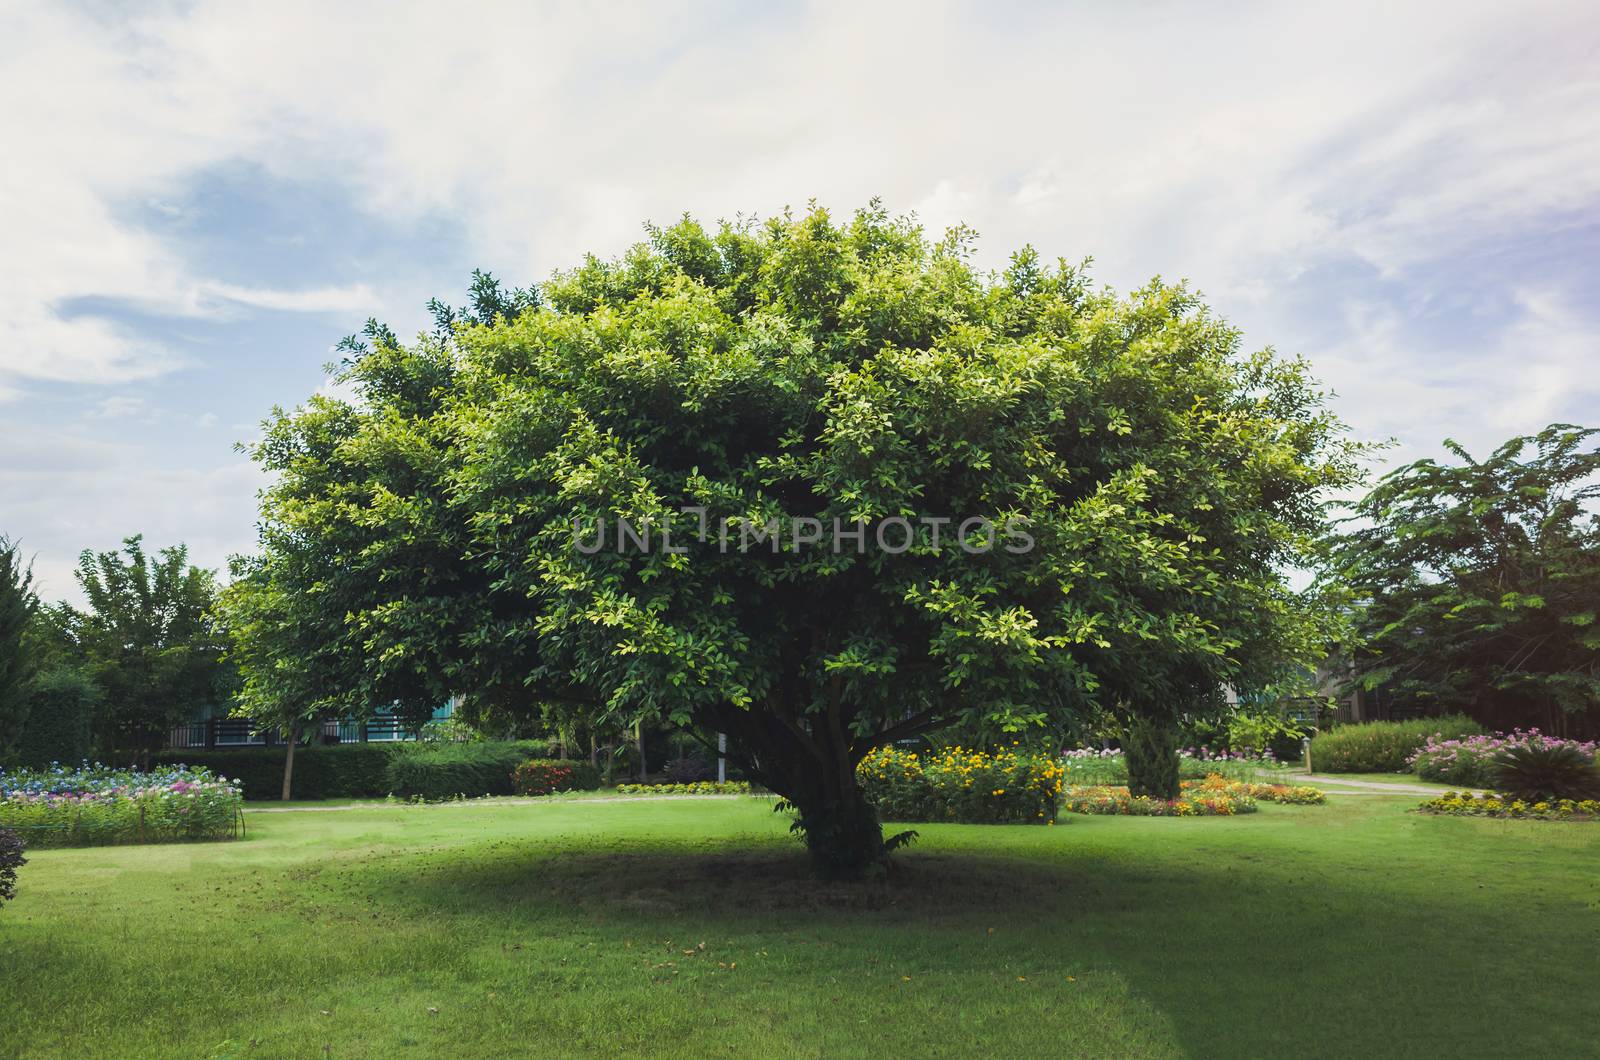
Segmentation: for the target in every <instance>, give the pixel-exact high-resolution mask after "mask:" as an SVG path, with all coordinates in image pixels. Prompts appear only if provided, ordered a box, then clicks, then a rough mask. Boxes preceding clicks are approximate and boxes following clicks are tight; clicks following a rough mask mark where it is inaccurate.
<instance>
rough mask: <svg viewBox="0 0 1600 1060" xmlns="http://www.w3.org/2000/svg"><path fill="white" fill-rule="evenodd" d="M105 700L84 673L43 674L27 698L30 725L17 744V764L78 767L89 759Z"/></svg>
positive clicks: (52, 672) (52, 671)
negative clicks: (95, 721)
mask: <svg viewBox="0 0 1600 1060" xmlns="http://www.w3.org/2000/svg"><path fill="white" fill-rule="evenodd" d="M102 698H103V693H102V692H101V691H100V686H99V685H97V684H96V683H95V682H94V681H93V680H92V679H91V678H90V677H89V675H88V674H86V673H84V672H83V671H82V670H75V669H54V670H49V671H46V672H45V673H43V674H40V675H39V677H38V678H37V679H36V680H35V681H34V684H33V690H32V692H31V693H30V695H29V697H28V701H29V710H28V723H27V725H26V727H25V728H24V729H23V730H22V736H21V739H19V740H18V741H17V748H16V758H17V761H18V762H20V763H21V764H22V765H24V766H32V767H35V768H38V767H42V766H47V765H50V764H51V763H52V762H61V763H65V764H70V765H76V764H78V763H79V762H83V761H85V760H86V759H88V758H89V757H90V754H91V751H92V749H93V725H94V719H95V716H96V714H97V713H98V712H99V709H100V705H101V701H102Z"/></svg>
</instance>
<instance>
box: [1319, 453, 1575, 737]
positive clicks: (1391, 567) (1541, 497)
mask: <svg viewBox="0 0 1600 1060" xmlns="http://www.w3.org/2000/svg"><path fill="white" fill-rule="evenodd" d="M1596 434H1600V430H1596V429H1594V428H1582V427H1577V426H1573V425H1571V424H1553V425H1551V426H1549V427H1547V428H1545V429H1544V430H1542V431H1540V432H1539V433H1538V434H1536V435H1529V436H1524V437H1518V438H1513V439H1511V440H1510V441H1508V442H1506V443H1505V444H1504V445H1502V446H1500V448H1498V449H1496V450H1495V451H1494V453H1493V454H1492V455H1491V456H1489V457H1488V459H1486V460H1483V461H1477V460H1474V459H1473V458H1472V456H1471V455H1470V454H1469V453H1468V452H1467V451H1466V450H1465V449H1464V448H1462V447H1461V446H1460V445H1458V444H1456V443H1455V442H1453V441H1446V442H1445V448H1446V449H1447V450H1448V451H1449V452H1450V453H1451V454H1453V455H1454V456H1455V457H1457V458H1458V459H1459V461H1460V463H1458V464H1450V463H1440V462H1436V461H1433V460H1419V461H1417V462H1415V463H1412V464H1408V465H1406V466H1405V467H1402V468H1399V469H1397V470H1395V471H1393V472H1391V473H1390V474H1388V475H1386V476H1385V477H1384V478H1383V479H1382V480H1380V481H1379V482H1378V484H1377V485H1376V486H1375V487H1374V488H1373V490H1372V491H1371V492H1370V493H1369V494H1368V495H1367V496H1366V498H1365V499H1364V500H1362V501H1361V503H1360V504H1359V505H1357V507H1356V509H1355V513H1354V516H1353V518H1352V520H1351V521H1349V522H1348V523H1347V524H1346V525H1347V526H1348V527H1349V529H1348V530H1346V531H1345V532H1344V533H1343V534H1341V535H1340V536H1338V537H1337V538H1336V539H1335V540H1334V544H1333V558H1334V562H1333V569H1334V571H1335V576H1336V577H1337V578H1339V579H1341V580H1342V581H1343V582H1344V583H1346V584H1347V585H1348V586H1349V589H1350V592H1351V593H1352V594H1353V595H1354V597H1355V599H1356V601H1357V606H1356V607H1355V611H1354V617H1355V639H1354V647H1353V648H1352V649H1351V650H1350V652H1349V653H1348V654H1349V656H1350V660H1351V662H1352V664H1353V666H1354V671H1355V677H1354V684H1355V686H1356V687H1361V688H1365V689H1369V690H1370V689H1378V688H1381V689H1383V690H1384V691H1385V693H1386V695H1388V696H1389V697H1391V699H1392V700H1393V701H1394V702H1395V704H1396V705H1397V706H1399V707H1401V708H1402V709H1407V710H1416V711H1420V712H1422V713H1425V714H1439V713H1451V712H1456V711H1460V712H1464V713H1467V714H1470V715H1472V716H1473V717H1475V718H1477V719H1478V720H1479V721H1481V722H1483V723H1484V724H1486V725H1488V726H1490V727H1493V728H1500V729H1506V728H1511V727H1513V726H1517V725H1522V726H1531V725H1537V726H1542V727H1544V728H1546V729H1547V730H1551V731H1566V732H1570V733H1572V734H1574V735H1576V734H1580V733H1588V734H1594V733H1596V732H1597V731H1600V711H1597V707H1600V623H1597V621H1596V617H1597V612H1600V518H1597V516H1596V514H1595V511H1594V503H1595V500H1596V498H1597V497H1600V447H1597V446H1596V444H1595V441H1594V438H1595V435H1596Z"/></svg>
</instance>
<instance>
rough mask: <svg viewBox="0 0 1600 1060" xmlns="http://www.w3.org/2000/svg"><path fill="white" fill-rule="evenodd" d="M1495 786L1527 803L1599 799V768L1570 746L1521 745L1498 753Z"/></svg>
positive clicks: (1505, 793)
mask: <svg viewBox="0 0 1600 1060" xmlns="http://www.w3.org/2000/svg"><path fill="white" fill-rule="evenodd" d="M1494 786H1495V790H1496V791H1498V792H1501V793H1502V794H1504V795H1506V796H1508V797H1510V798H1513V799H1521V800H1522V801H1524V802H1530V803H1536V802H1558V801H1560V800H1562V799H1570V800H1574V801H1581V800H1585V799H1600V765H1597V764H1596V762H1595V756H1594V755H1592V754H1584V753H1583V752H1582V751H1580V750H1578V748H1576V747H1574V746H1572V745H1571V744H1535V743H1528V744H1522V745H1520V746H1516V747H1508V748H1506V749H1505V750H1503V751H1501V752H1500V754H1499V756H1498V757H1497V758H1496V760H1495V771H1494Z"/></svg>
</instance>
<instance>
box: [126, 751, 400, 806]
mask: <svg viewBox="0 0 1600 1060" xmlns="http://www.w3.org/2000/svg"><path fill="white" fill-rule="evenodd" d="M393 753H394V746H393V745H392V744H379V743H350V744H335V745H333V746H331V747H301V748H298V749H297V750H296V751H295V755H294V776H295V794H296V795H297V796H298V797H299V798H302V799H381V798H383V797H384V796H385V795H387V794H389V759H390V758H391V757H392V756H393ZM152 758H153V761H154V762H155V763H157V764H162V765H175V764H178V763H185V764H188V765H192V766H204V767H205V768H207V769H209V770H211V771H212V772H213V773H216V774H218V775H220V776H225V777H228V778H229V779H231V780H236V781H238V782H239V784H240V786H241V788H242V789H243V791H244V797H245V798H246V799H250V800H259V799H276V798H278V797H279V795H280V793H281V792H282V788H283V759H284V749H283V748H282V747H241V748H238V749H229V750H225V751H205V750H194V749H184V750H173V751H162V752H159V753H157V754H156V755H154V756H152Z"/></svg>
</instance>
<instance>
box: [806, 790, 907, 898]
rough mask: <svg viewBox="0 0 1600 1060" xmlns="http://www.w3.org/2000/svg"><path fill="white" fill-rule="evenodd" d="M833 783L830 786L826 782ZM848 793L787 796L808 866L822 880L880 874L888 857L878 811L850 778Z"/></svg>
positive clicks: (815, 793)
mask: <svg viewBox="0 0 1600 1060" xmlns="http://www.w3.org/2000/svg"><path fill="white" fill-rule="evenodd" d="M827 786H833V785H831V784H830V785H827ZM849 787H850V789H851V790H850V792H849V793H848V794H842V795H835V796H832V797H830V796H827V795H823V794H820V793H817V792H797V793H796V795H792V796H790V797H789V801H790V802H791V803H793V804H794V807H795V811H796V821H795V823H796V825H797V826H798V829H799V831H800V832H801V833H802V835H803V836H804V838H805V843H806V851H807V852H808V853H809V854H810V855H811V869H812V871H813V872H815V873H816V874H817V875H818V876H819V877H821V878H822V879H825V880H860V879H865V878H866V877H868V876H871V875H874V874H875V873H880V872H882V871H883V867H884V865H885V864H886V862H887V860H888V854H889V852H888V849H887V848H886V847H885V846H884V843H883V826H882V825H880V824H879V823H878V811H877V809H876V808H875V807H874V806H873V805H872V804H871V803H869V802H868V801H867V800H866V799H865V798H864V797H863V796H862V794H861V791H860V789H859V788H857V787H856V786H855V780H854V778H853V777H852V778H851V780H850V783H849Z"/></svg>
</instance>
